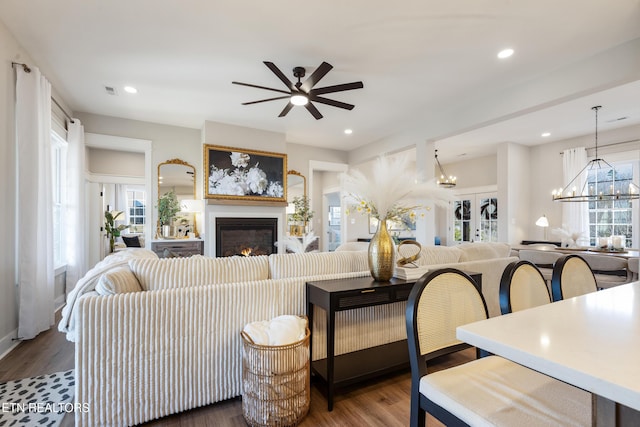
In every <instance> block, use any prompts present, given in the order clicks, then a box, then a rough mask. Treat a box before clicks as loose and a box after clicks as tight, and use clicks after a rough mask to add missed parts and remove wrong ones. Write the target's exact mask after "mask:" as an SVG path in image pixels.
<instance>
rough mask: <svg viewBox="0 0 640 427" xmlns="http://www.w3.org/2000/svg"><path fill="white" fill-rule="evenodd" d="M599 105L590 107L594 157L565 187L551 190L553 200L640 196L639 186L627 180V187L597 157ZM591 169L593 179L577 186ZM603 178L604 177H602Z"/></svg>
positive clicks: (619, 198)
mask: <svg viewBox="0 0 640 427" xmlns="http://www.w3.org/2000/svg"><path fill="white" fill-rule="evenodd" d="M600 108H602V106H601V105H598V106H595V107H591V109H592V110H593V111H595V116H596V132H595V137H596V138H595V139H596V152H595V158H594V159H593V160H590V161H589V162H588V163H587V165H586V166H585V167H584V168H582V170H581V171H580V173H578V175H576V176H575V178H573V179H572V180H571V181H570V182H569V184H567V186H566V187H564V188H560V189H558V190H553V192H552V193H551V195H552V198H553V201H554V202H596V201H607V200H633V199H638V198H640V187H638V185H637V184H634V183H633V182H631V181H630V182H629V185H628V187H627V186H626V185H624V184H623V183H622V182H621V180H619V179H618V173H617V172H616V169H615V168H614V167H613V166H611V165H610V164H609V163H608V162H607V161H606V160H604V159H601V158H599V157H598V110H599V109H600ZM590 171H593V174H592V175H593V179H594V180H593V181H592V182H588V180H587V179H585V180H584V184H583V185H582V188H577V186H578V184H579V183H580V182H581V178H583V177H584V178H586V177H585V172H587V173H588V172H590ZM603 178H605V179H603Z"/></svg>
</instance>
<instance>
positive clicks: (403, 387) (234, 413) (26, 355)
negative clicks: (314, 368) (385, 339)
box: [0, 326, 475, 427]
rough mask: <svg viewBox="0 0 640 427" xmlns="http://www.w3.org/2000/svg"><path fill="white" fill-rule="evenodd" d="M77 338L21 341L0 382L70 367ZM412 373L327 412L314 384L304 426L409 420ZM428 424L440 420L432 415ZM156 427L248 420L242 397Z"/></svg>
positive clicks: (445, 361) (348, 396) (437, 366)
mask: <svg viewBox="0 0 640 427" xmlns="http://www.w3.org/2000/svg"><path fill="white" fill-rule="evenodd" d="M474 357H475V350H472V349H469V350H465V351H462V352H459V353H457V354H454V355H449V356H443V357H441V358H439V359H436V360H434V361H433V363H432V364H431V365H430V368H429V371H438V370H441V369H446V368H448V367H451V366H455V365H457V364H460V363H464V362H467V361H469V360H472V359H473V358H474ZM73 366H74V344H73V343H71V342H69V341H67V340H66V338H65V336H64V334H62V333H60V332H58V330H57V329H56V327H55V326H54V327H52V328H51V329H50V330H49V331H46V332H43V333H41V334H40V335H38V337H36V338H35V339H33V340H31V341H26V342H22V343H20V345H18V347H16V348H15V349H14V350H13V351H12V352H11V353H9V354H8V355H7V356H6V357H5V358H4V359H2V360H0V382H5V381H10V380H15V379H20V378H26V377H32V376H36V375H41V374H48V373H53V372H57V371H65V370H68V369H72V368H73ZM410 388H411V376H410V374H409V372H408V371H405V372H399V373H397V374H393V375H388V376H385V377H381V378H378V379H375V380H371V381H368V382H364V383H360V384H357V385H354V386H352V387H350V388H347V389H343V390H340V392H339V393H338V394H337V396H336V398H335V401H334V409H333V411H332V412H327V401H326V399H325V397H324V396H323V394H322V393H321V392H320V391H319V388H318V387H317V386H316V385H313V384H312V386H311V408H310V410H309V414H308V415H307V416H306V417H305V418H304V420H303V421H302V423H301V424H300V425H301V426H303V427H304V426H309V427H311V426H314V427H315V426H319V427H337V426H380V427H394V426H398V427H401V426H402V427H404V426H407V425H409V402H410V396H409V392H410ZM427 423H428V425H430V426H441V425H442V424H440V423H439V422H438V421H437V420H435V419H432V418H430V417H429V418H428V419H427ZM73 425H74V422H73V414H67V415H66V416H65V418H64V421H63V423H62V426H63V427H72V426H73ZM144 425H145V426H154V427H187V426H189V427H192V426H196V427H208V426H216V427H234V426H246V423H245V421H244V418H243V417H242V402H241V400H240V398H236V399H230V400H227V401H224V402H218V403H215V404H213V405H209V406H206V407H202V408H198V409H193V410H190V411H187V412H183V413H180V414H175V415H170V416H168V417H164V418H162V419H160V420H155V421H151V422H149V423H146V424H144Z"/></svg>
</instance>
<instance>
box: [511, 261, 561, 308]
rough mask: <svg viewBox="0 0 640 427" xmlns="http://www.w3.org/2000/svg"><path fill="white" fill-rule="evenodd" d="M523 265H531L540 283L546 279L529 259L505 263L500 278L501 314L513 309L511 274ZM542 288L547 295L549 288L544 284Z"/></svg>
mask: <svg viewBox="0 0 640 427" xmlns="http://www.w3.org/2000/svg"><path fill="white" fill-rule="evenodd" d="M523 265H530V266H531V267H533V268H534V269H535V270H536V271H537V272H538V274H539V275H540V279H541V280H542V283H546V280H544V276H543V275H542V272H541V271H540V269H539V268H538V266H536V265H535V264H534V263H532V262H530V261H526V260H520V261H514V262H512V263H511V264H509V265H507V266H506V267H505V269H504V271H503V272H502V277H501V278H500V291H499V297H500V312H501V313H502V314H509V313H511V312H512V311H513V310H512V307H511V282H512V280H513V275H514V274H515V273H516V271H518V269H519V268H520V267H521V266H523ZM544 288H545V290H546V291H547V295H549V289H547V286H546V284H545V287H544ZM549 301H551V295H549Z"/></svg>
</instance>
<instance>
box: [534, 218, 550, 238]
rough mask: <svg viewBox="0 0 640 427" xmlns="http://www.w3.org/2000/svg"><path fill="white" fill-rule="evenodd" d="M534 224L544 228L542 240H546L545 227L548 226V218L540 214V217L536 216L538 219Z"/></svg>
mask: <svg viewBox="0 0 640 427" xmlns="http://www.w3.org/2000/svg"><path fill="white" fill-rule="evenodd" d="M536 225H537V226H538V227H542V228H543V229H544V240H547V228H549V220H548V219H547V216H546V215H542V216H541V217H540V218H538V220H537V221H536Z"/></svg>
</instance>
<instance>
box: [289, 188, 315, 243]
mask: <svg viewBox="0 0 640 427" xmlns="http://www.w3.org/2000/svg"><path fill="white" fill-rule="evenodd" d="M293 206H294V208H295V211H294V212H293V213H292V214H291V220H292V221H294V222H295V223H297V224H298V226H299V227H296V229H295V232H294V233H292V234H294V235H296V236H301V235H303V234H304V233H306V228H307V224H308V222H309V221H310V220H311V218H313V213H314V212H313V211H312V210H311V209H310V208H309V198H308V197H307V196H299V197H294V198H293Z"/></svg>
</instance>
